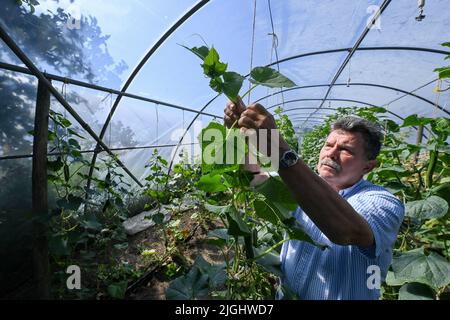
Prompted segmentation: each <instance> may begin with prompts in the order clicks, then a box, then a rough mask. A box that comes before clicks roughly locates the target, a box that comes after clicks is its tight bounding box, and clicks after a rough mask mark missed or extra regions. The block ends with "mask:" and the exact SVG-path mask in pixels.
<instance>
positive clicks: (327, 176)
mask: <svg viewBox="0 0 450 320" xmlns="http://www.w3.org/2000/svg"><path fill="white" fill-rule="evenodd" d="M375 165H376V161H375V160H367V159H366V156H365V153H364V139H363V136H362V135H361V134H360V133H359V132H347V131H343V130H335V131H332V132H331V133H330V135H329V136H328V138H327V140H326V142H325V145H324V146H323V147H322V150H321V151H320V156H319V163H318V165H317V170H318V171H319V175H320V176H321V177H322V178H323V179H324V180H325V181H327V182H328V184H330V185H331V186H332V187H333V188H334V189H335V190H336V191H339V190H342V189H345V188H348V187H350V186H352V185H353V184H355V183H356V182H358V180H359V179H361V177H362V176H363V175H364V174H366V173H368V172H369V171H371V170H372V169H373V168H374V167H375Z"/></svg>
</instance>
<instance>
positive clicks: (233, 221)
mask: <svg viewBox="0 0 450 320" xmlns="http://www.w3.org/2000/svg"><path fill="white" fill-rule="evenodd" d="M232 209H233V210H231V211H230V212H227V218H228V234H229V235H232V236H235V237H237V236H248V235H251V231H250V229H249V227H248V226H247V224H246V223H245V221H244V220H243V219H242V217H241V215H240V213H239V212H237V211H236V209H234V207H232Z"/></svg>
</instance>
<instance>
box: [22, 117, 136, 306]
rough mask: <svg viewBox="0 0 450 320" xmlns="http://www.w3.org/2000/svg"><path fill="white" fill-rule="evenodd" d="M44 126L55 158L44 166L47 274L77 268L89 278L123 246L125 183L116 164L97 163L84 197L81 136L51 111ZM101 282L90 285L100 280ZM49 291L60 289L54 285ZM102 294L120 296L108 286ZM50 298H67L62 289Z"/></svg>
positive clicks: (86, 165)
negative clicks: (47, 212) (48, 195)
mask: <svg viewBox="0 0 450 320" xmlns="http://www.w3.org/2000/svg"><path fill="white" fill-rule="evenodd" d="M49 127H50V129H49V150H50V152H52V153H53V154H55V155H53V156H49V157H48V161H47V168H48V182H49V183H50V193H51V194H52V195H53V198H54V200H53V203H51V207H52V209H51V213H50V215H49V217H48V220H49V221H48V223H49V228H50V235H49V244H48V245H49V251H50V254H51V256H52V260H51V263H52V269H54V270H56V271H57V272H58V270H61V268H63V269H64V266H67V265H70V264H77V265H82V266H83V270H85V271H88V270H90V271H91V272H92V273H94V274H95V272H96V265H97V263H98V261H99V259H101V261H103V262H104V263H105V264H108V263H112V264H114V262H113V261H114V258H111V252H113V251H114V250H123V249H124V248H126V247H127V245H128V244H127V242H126V235H125V233H124V230H123V227H122V222H123V220H124V219H125V218H126V217H127V214H126V208H125V197H127V195H128V194H129V188H130V184H129V183H127V182H126V181H125V180H124V175H123V174H121V173H119V172H118V168H117V163H116V159H114V158H111V159H109V158H106V159H101V161H100V162H101V163H102V164H100V165H99V166H98V167H95V168H94V169H95V170H94V175H93V177H92V181H93V182H94V185H93V187H92V188H91V189H90V190H89V197H85V195H86V190H85V188H84V187H83V186H85V185H86V183H87V180H88V178H89V176H88V170H89V167H90V161H88V160H86V159H85V158H84V156H83V154H82V153H81V143H80V140H83V139H84V137H83V136H81V135H80V134H79V133H78V132H77V131H76V130H74V129H73V127H72V123H71V122H70V121H69V120H68V119H67V118H65V117H64V115H63V114H61V113H58V112H54V111H52V110H51V111H50V125H49ZM30 133H31V134H33V132H30ZM96 172H98V173H99V174H97V173H96ZM114 277H116V276H114ZM103 278H104V277H103ZM103 278H98V279H97V280H95V279H91V281H99V279H100V280H102V281H104V280H105V279H103ZM54 281H56V282H58V281H64V278H58V277H56V278H54ZM111 281H114V279H113V280H111ZM108 285H109V284H108ZM54 287H55V288H64V287H65V286H64V285H63V284H60V285H56V284H55V286H54ZM105 290H106V291H107V292H110V293H112V294H113V295H115V296H113V297H117V296H118V295H119V293H120V292H121V291H120V290H119V291H118V289H117V288H116V287H115V285H114V284H112V287H111V288H109V289H107V288H106V286H105ZM85 293H86V294H87V295H88V296H85V297H90V295H92V294H93V293H92V292H85ZM55 294H56V295H58V296H60V297H64V296H65V295H66V294H68V293H67V292H65V291H64V290H62V291H58V292H55Z"/></svg>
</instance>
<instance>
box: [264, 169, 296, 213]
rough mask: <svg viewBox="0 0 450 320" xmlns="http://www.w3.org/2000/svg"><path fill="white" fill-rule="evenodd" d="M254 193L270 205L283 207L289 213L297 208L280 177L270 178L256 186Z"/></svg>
mask: <svg viewBox="0 0 450 320" xmlns="http://www.w3.org/2000/svg"><path fill="white" fill-rule="evenodd" d="M256 191H257V192H259V193H261V194H263V195H264V196H265V197H266V199H267V200H269V201H270V202H271V203H274V204H277V206H283V207H284V208H286V209H288V210H290V211H293V210H295V209H296V208H297V206H298V204H297V202H296V201H295V200H294V198H293V197H292V196H291V193H290V191H289V189H288V188H287V187H286V185H285V184H284V182H283V181H282V180H281V178H280V177H270V178H269V179H267V180H266V181H265V182H264V183H262V184H261V185H259V186H257V187H256Z"/></svg>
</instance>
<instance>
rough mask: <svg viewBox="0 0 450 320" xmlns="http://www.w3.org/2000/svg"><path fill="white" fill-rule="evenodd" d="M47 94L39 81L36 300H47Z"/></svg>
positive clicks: (35, 145)
mask: <svg viewBox="0 0 450 320" xmlns="http://www.w3.org/2000/svg"><path fill="white" fill-rule="evenodd" d="M49 109H50V91H49V90H48V89H47V86H46V85H45V84H44V83H43V82H42V81H39V84H38V91H37V98H36V115H35V120H34V139H33V172H32V201H33V251H32V261H33V262H32V263H33V265H32V268H33V293H32V295H33V296H34V298H36V299H49V298H50V270H49V258H48V239H47V231H48V230H47V228H48V227H47V222H46V220H47V219H46V217H47V213H48V198H47V143H48V116H49Z"/></svg>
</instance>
